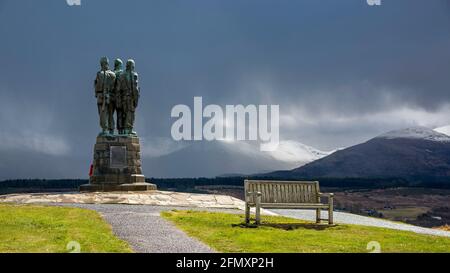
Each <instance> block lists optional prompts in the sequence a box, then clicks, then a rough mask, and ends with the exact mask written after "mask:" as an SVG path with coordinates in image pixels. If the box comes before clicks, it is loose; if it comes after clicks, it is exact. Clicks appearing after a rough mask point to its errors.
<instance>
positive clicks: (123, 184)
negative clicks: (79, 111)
mask: <svg viewBox="0 0 450 273" xmlns="http://www.w3.org/2000/svg"><path fill="white" fill-rule="evenodd" d="M122 64H123V63H122V61H121V60H120V59H116V60H115V62H114V71H111V70H110V69H109V60H108V58H106V57H102V58H101V59H100V67H101V70H100V71H99V72H97V76H96V78H95V82H94V90H95V97H96V99H97V108H98V114H99V120H100V128H101V132H100V133H99V135H98V136H97V142H96V144H95V146H94V161H93V165H92V171H91V174H90V178H89V184H86V185H82V186H80V191H91V192H92V191H147V190H156V185H154V184H150V183H146V182H145V176H144V175H143V173H142V162H141V148H140V142H139V137H138V136H137V133H136V132H135V131H134V130H133V128H134V120H135V112H136V108H137V106H138V102H139V96H140V87H139V81H138V74H137V73H136V72H135V62H134V60H128V61H127V63H126V69H125V71H122ZM114 114H116V121H115V120H114ZM116 123H117V126H116ZM115 128H117V133H116V131H115Z"/></svg>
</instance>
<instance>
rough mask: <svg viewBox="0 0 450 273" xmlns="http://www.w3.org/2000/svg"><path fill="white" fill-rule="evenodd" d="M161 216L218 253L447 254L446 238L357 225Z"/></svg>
mask: <svg viewBox="0 0 450 273" xmlns="http://www.w3.org/2000/svg"><path fill="white" fill-rule="evenodd" d="M162 216H163V217H164V218H166V219H168V220H170V221H172V222H173V223H175V225H176V226H177V227H179V228H180V229H182V230H184V231H185V232H186V233H187V234H189V235H190V236H192V237H196V238H198V239H200V240H201V241H203V242H204V243H206V244H208V245H209V246H211V247H212V248H214V249H216V250H217V251H220V252H232V253H236V252H250V253H254V252H284V253H305V252H306V253H330V252H331V253H342V252H346V253H347V252H357V253H364V252H369V250H367V244H368V243H369V242H372V241H376V242H378V243H380V246H381V252H450V238H446V237H437V236H428V235H420V234H416V233H412V232H405V231H397V230H391V229H383V228H376V227H365V226H357V225H336V226H327V225H326V224H322V225H317V224H315V223H311V222H305V221H300V220H296V219H291V218H286V217H274V216H263V217H262V220H263V223H262V226H260V227H258V228H255V227H247V226H245V225H244V224H243V222H244V217H243V215H239V214H226V213H212V212H196V211H169V212H163V213H162Z"/></svg>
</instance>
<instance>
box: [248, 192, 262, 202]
mask: <svg viewBox="0 0 450 273" xmlns="http://www.w3.org/2000/svg"><path fill="white" fill-rule="evenodd" d="M249 196H253V197H254V198H255V199H256V197H258V196H262V193H261V192H259V191H248V192H247V194H246V196H245V202H248V201H249V200H248V199H247V197H249ZM255 201H256V200H255Z"/></svg>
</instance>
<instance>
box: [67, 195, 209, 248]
mask: <svg viewBox="0 0 450 273" xmlns="http://www.w3.org/2000/svg"><path fill="white" fill-rule="evenodd" d="M64 206H71V207H78V208H86V209H91V210H95V211H97V212H99V213H100V214H101V215H102V216H103V218H104V219H105V220H106V221H107V222H108V223H109V224H110V225H111V226H112V228H113V232H114V233H115V234H116V235H117V236H118V237H119V238H121V239H122V240H125V241H127V242H128V243H129V244H130V246H131V247H132V248H133V250H134V251H135V252H140V253H211V252H214V250H212V249H211V248H209V247H208V246H207V245H205V244H203V243H202V242H200V241H198V240H196V239H194V238H191V237H189V236H187V235H186V234H185V233H184V232H182V231H181V230H179V229H177V228H176V227H175V226H174V225H173V224H172V223H170V222H168V221H166V220H164V219H163V218H161V216H160V212H161V211H164V210H171V209H173V208H171V207H162V206H147V205H116V204H114V205H104V204H65V205H64ZM184 209H187V208H184ZM203 210H204V209H203Z"/></svg>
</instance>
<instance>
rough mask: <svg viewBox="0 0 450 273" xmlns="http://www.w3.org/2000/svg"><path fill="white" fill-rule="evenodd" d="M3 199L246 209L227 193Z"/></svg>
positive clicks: (6, 198)
mask: <svg viewBox="0 0 450 273" xmlns="http://www.w3.org/2000/svg"><path fill="white" fill-rule="evenodd" d="M0 203H19V204H39V203H44V204H50V203H56V204H129V205H154V206H156V205H157V206H172V207H199V208H219V209H230V208H231V209H244V202H243V201H242V200H239V199H237V198H234V197H231V196H227V195H220V194H198V193H185V192H171V191H148V192H93V193H79V192H66V193H22V194H7V195H0Z"/></svg>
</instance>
